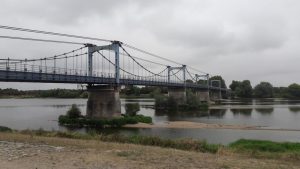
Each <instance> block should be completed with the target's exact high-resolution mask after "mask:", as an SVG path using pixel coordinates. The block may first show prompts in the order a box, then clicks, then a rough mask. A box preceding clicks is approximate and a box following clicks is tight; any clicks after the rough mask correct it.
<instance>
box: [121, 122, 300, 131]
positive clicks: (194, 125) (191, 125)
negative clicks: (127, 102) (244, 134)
mask: <svg viewBox="0 0 300 169" xmlns="http://www.w3.org/2000/svg"><path fill="white" fill-rule="evenodd" d="M123 127H124V128H141V129H143V128H144V129H150V128H168V129H231V130H269V131H299V132H300V129H282V128H278V129H277V128H266V126H247V125H230V124H213V123H200V122H190V121H169V122H163V123H152V124H147V123H137V124H127V125H124V126H123Z"/></svg>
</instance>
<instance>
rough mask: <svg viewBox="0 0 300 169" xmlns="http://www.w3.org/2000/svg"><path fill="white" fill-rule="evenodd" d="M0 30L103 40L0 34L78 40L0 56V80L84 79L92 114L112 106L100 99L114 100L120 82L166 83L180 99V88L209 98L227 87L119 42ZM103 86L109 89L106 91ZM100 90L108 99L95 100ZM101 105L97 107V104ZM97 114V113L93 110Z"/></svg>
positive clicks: (64, 80) (184, 67) (13, 28)
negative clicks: (63, 47)
mask: <svg viewBox="0 0 300 169" xmlns="http://www.w3.org/2000/svg"><path fill="white" fill-rule="evenodd" d="M0 29H8V30H13V31H22V32H31V33H38V34H47V35H53V36H64V37H69V38H77V39H86V40H95V41H102V42H105V43H106V44H105V45H97V44H94V43H80V42H74V41H60V40H49V39H37V38H28V37H16V36H1V35H0V38H5V39H14V40H24V41H39V42H49V43H64V44H70V45H77V46H78V47H77V48H74V49H72V50H70V51H66V52H63V53H60V54H56V55H54V56H47V57H40V58H30V59H27V58H22V59H16V58H10V57H7V58H1V59H0V81H2V82H39V83H72V84H88V86H89V87H88V89H89V92H90V97H89V101H88V105H89V104H90V105H91V106H90V107H91V108H90V112H92V113H91V114H93V113H94V114H95V111H101V112H102V114H103V111H108V109H112V108H107V107H106V108H103V103H104V102H105V104H106V103H107V100H118V98H116V97H119V96H116V95H115V94H116V92H118V90H116V88H119V87H120V86H126V85H142V86H161V87H168V88H169V89H170V92H169V94H170V95H172V93H173V95H172V96H174V97H176V98H178V99H181V100H184V99H185V89H187V88H192V89H194V90H197V91H199V92H202V93H203V92H205V93H206V94H205V99H206V100H207V99H208V98H207V97H209V96H207V95H209V91H211V92H219V96H220V97H221V95H220V93H221V92H222V91H226V90H227V89H225V88H221V82H220V81H218V86H215V85H213V81H209V74H208V73H205V72H202V71H199V70H197V69H195V68H192V67H190V66H188V65H184V64H180V63H177V62H175V61H172V60H169V59H167V58H163V57H161V56H158V55H154V54H152V53H150V52H147V51H144V50H141V49H138V48H136V47H133V46H131V45H128V44H126V43H123V42H120V41H113V40H105V39H98V38H91V37H84V36H77V35H70V34H61V33H55V32H46V31H40V30H32V29H25V28H17V27H10V26H2V25H0ZM132 53H135V54H136V53H141V54H143V55H142V56H145V55H148V56H150V57H156V58H158V59H162V60H164V61H165V62H167V64H162V63H159V62H155V61H153V60H149V59H147V58H149V57H147V58H145V57H139V56H136V55H133V54H132ZM199 82H202V83H199ZM203 82H204V83H203ZM96 89H97V91H96ZM104 91H108V93H105V92H104ZM103 92H104V93H103ZM97 93H98V94H97ZM109 93H110V94H109ZM103 95H104V97H105V96H108V95H110V97H111V99H108V98H106V99H107V100H105V99H104V98H103V99H99V98H101V97H103ZM202 98H203V94H202ZM96 100H97V101H96ZM108 102H109V103H110V104H111V103H112V102H111V101H108ZM101 104H102V107H101V106H100V105H101ZM111 106H115V107H117V109H114V108H113V109H112V110H110V111H108V112H120V111H119V107H120V106H119V101H117V102H114V103H112V104H111V105H110V107H111ZM88 107H89V106H88ZM88 109H89V108H88ZM104 109H105V110H104ZM87 112H89V110H87ZM96 114H99V113H98V112H96ZM100 114H101V113H100Z"/></svg>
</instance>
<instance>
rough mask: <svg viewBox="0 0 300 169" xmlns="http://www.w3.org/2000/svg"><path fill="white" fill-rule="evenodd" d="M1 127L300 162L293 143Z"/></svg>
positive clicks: (31, 133) (26, 132)
mask: <svg viewBox="0 0 300 169" xmlns="http://www.w3.org/2000/svg"><path fill="white" fill-rule="evenodd" d="M1 128H2V129H3V130H0V134H1V133H3V132H6V133H13V134H21V135H29V136H30V137H31V138H32V137H34V136H42V137H51V138H54V137H58V138H70V139H83V140H100V141H103V142H113V143H129V144H137V145H147V146H156V147H163V148H174V149H179V150H186V151H195V152H205V153H212V154H216V153H217V154H223V155H224V154H225V155H226V154H242V155H245V156H249V157H254V158H259V159H260V158H267V159H284V160H292V161H295V160H299V159H300V143H291V142H272V141H263V140H245V139H241V140H238V141H236V142H233V143H231V144H229V145H227V146H224V145H218V144H209V143H207V142H206V141H201V140H194V139H163V138H160V137H153V136H140V135H133V136H124V135H119V134H110V135H104V134H98V133H97V132H96V131H91V132H89V133H86V134H82V133H78V132H60V131H44V130H42V129H40V130H22V131H13V130H11V129H9V128H5V127H0V129H1Z"/></svg>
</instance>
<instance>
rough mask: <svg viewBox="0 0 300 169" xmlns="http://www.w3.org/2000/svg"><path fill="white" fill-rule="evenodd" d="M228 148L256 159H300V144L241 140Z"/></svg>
mask: <svg viewBox="0 0 300 169" xmlns="http://www.w3.org/2000/svg"><path fill="white" fill-rule="evenodd" d="M228 148H229V149H231V150H232V151H234V152H238V153H242V154H247V155H251V156H252V157H256V158H261V157H265V158H284V159H296V160H299V159H300V143H291V142H273V141H267V140H246V139H240V140H238V141H236V142H233V143H231V144H230V145H229V146H228Z"/></svg>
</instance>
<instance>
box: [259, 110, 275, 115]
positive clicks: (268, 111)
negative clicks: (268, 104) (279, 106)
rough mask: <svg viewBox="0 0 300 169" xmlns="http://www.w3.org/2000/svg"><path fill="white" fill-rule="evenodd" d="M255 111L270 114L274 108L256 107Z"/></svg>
mask: <svg viewBox="0 0 300 169" xmlns="http://www.w3.org/2000/svg"><path fill="white" fill-rule="evenodd" d="M255 111H257V112H258V113H260V114H261V115H271V114H272V113H273V111H274V108H256V109H255Z"/></svg>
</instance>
